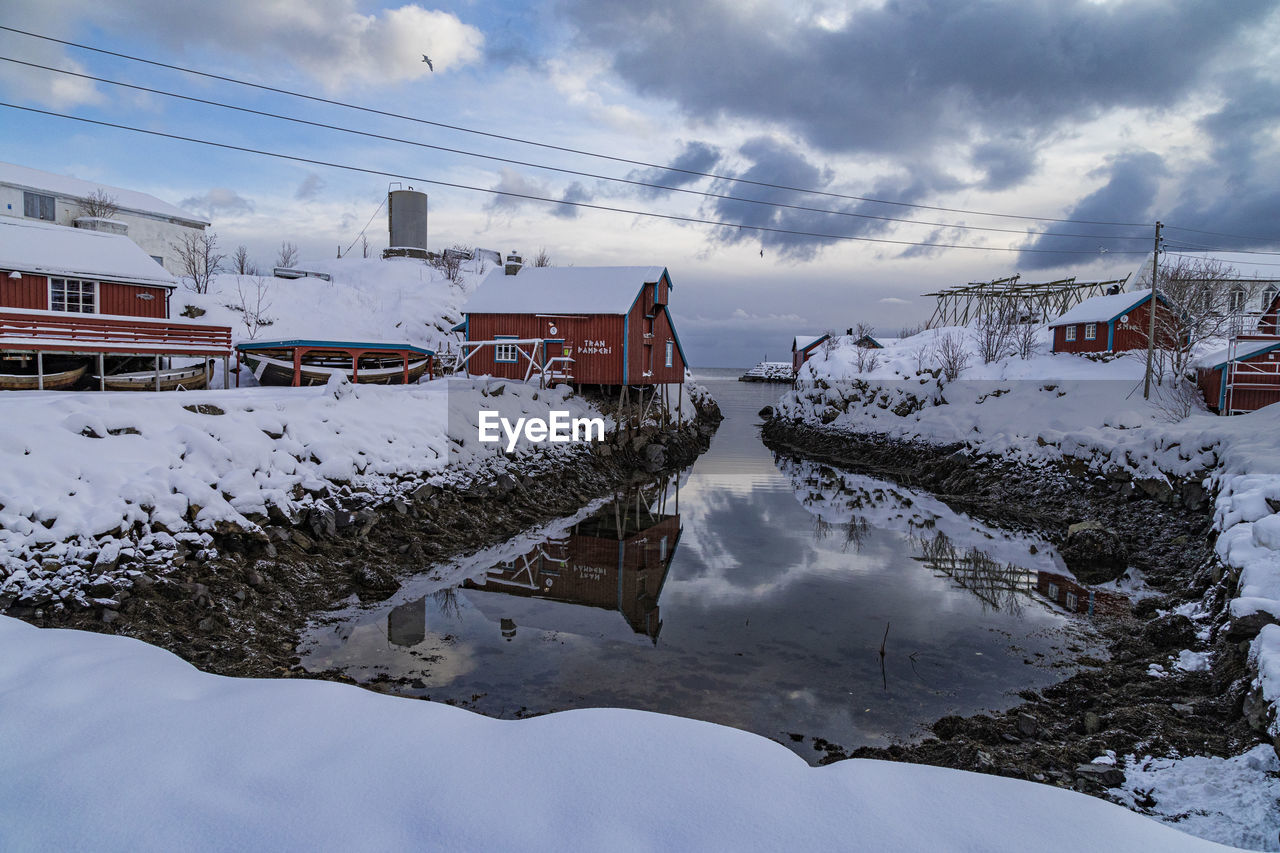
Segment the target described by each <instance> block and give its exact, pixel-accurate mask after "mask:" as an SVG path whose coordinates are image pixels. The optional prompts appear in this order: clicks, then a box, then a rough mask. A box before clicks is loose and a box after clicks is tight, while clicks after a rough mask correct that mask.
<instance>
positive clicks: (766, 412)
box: [756, 406, 773, 421]
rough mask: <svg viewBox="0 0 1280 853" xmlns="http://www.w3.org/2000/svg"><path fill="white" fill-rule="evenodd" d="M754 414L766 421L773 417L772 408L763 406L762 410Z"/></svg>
mask: <svg viewBox="0 0 1280 853" xmlns="http://www.w3.org/2000/svg"><path fill="white" fill-rule="evenodd" d="M756 414H758V415H759V416H760V417H762V418H764V419H765V420H766V421H767V420H769V419H770V418H772V417H773V406H765V407H764V408H763V409H761V410H760V411H758V412H756Z"/></svg>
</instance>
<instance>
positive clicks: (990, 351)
mask: <svg viewBox="0 0 1280 853" xmlns="http://www.w3.org/2000/svg"><path fill="white" fill-rule="evenodd" d="M1016 320H1017V315H1016V314H1015V312H1014V311H1013V310H1012V309H1011V308H1009V307H1008V306H1004V305H992V306H990V307H989V309H988V310H987V311H986V312H984V313H983V314H982V315H980V316H979V317H978V322H977V324H976V325H975V326H974V327H973V340H974V343H976V344H977V345H978V355H979V356H981V357H982V363H983V364H990V363H991V362H993V361H999V360H1000V359H1002V358H1004V357H1005V356H1008V355H1012V353H1013V351H1014V330H1015V329H1016V328H1017V325H1018V324H1017V322H1016Z"/></svg>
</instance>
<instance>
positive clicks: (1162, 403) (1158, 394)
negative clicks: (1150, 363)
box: [1151, 376, 1206, 423]
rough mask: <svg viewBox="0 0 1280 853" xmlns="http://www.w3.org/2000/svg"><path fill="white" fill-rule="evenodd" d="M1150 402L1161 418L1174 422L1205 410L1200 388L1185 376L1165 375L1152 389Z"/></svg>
mask: <svg viewBox="0 0 1280 853" xmlns="http://www.w3.org/2000/svg"><path fill="white" fill-rule="evenodd" d="M1151 402H1152V404H1153V405H1154V406H1155V407H1156V410H1157V411H1158V412H1159V413H1160V415H1161V416H1162V417H1163V418H1165V419H1166V420H1169V421H1173V422H1175V423H1176V422H1178V421H1182V420H1186V419H1187V418H1188V417H1190V416H1191V414H1192V413H1193V412H1197V411H1205V410H1206V409H1205V405H1204V398H1203V397H1202V396H1201V394H1200V388H1199V387H1198V386H1197V385H1196V384H1195V383H1194V382H1192V381H1191V380H1190V379H1188V378H1187V377H1185V376H1177V377H1167V378H1166V380H1165V381H1163V382H1161V383H1160V384H1159V385H1158V386H1156V387H1155V388H1154V389H1153V392H1152V396H1151Z"/></svg>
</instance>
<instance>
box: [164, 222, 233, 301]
mask: <svg viewBox="0 0 1280 853" xmlns="http://www.w3.org/2000/svg"><path fill="white" fill-rule="evenodd" d="M171 246H172V248H173V250H174V252H176V253H177V255H178V265H179V266H180V267H181V268H182V277H183V279H184V280H185V281H186V286H187V288H188V289H190V290H193V291H195V292H196V293H208V292H209V280H210V279H212V278H213V277H214V276H215V275H217V274H218V273H220V272H222V262H223V261H225V260H226V259H227V256H226V255H225V254H224V253H222V252H219V251H218V235H217V234H214V233H213V232H211V231H192V232H188V233H187V234H184V235H183V236H182V237H181V238H179V239H178V241H177V242H176V243H172V244H171Z"/></svg>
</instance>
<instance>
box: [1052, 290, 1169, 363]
mask: <svg viewBox="0 0 1280 853" xmlns="http://www.w3.org/2000/svg"><path fill="white" fill-rule="evenodd" d="M1150 304H1151V303H1150V302H1149V301H1148V302H1145V303H1143V304H1142V305H1139V306H1138V307H1137V308H1134V309H1133V310H1131V311H1129V312H1128V318H1129V319H1128V321H1127V322H1125V323H1121V322H1120V320H1119V319H1117V320H1116V322H1115V326H1114V330H1113V333H1112V342H1111V349H1110V350H1108V349H1107V324H1106V323H1098V337H1097V339H1095V340H1092V341H1086V340H1085V339H1084V327H1085V326H1086V325H1088V324H1087V323H1076V324H1075V326H1074V328H1075V330H1076V339H1075V340H1074V341H1068V340H1067V329H1069V328H1072V327H1071V326H1055V327H1054V328H1053V351H1054V352H1073V353H1085V352H1124V351H1125V350H1135V349H1146V347H1147V329H1148V328H1149V325H1148V324H1149V323H1150V322H1151V314H1150V313H1149V312H1148V306H1149V305H1150ZM1156 316H1157V319H1156V323H1157V325H1159V326H1161V327H1162V328H1164V329H1166V330H1167V329H1168V327H1169V325H1170V320H1171V319H1172V316H1171V315H1170V313H1169V309H1168V308H1166V307H1165V306H1164V304H1163V303H1161V304H1160V308H1159V313H1158V314H1157V315H1156Z"/></svg>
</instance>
